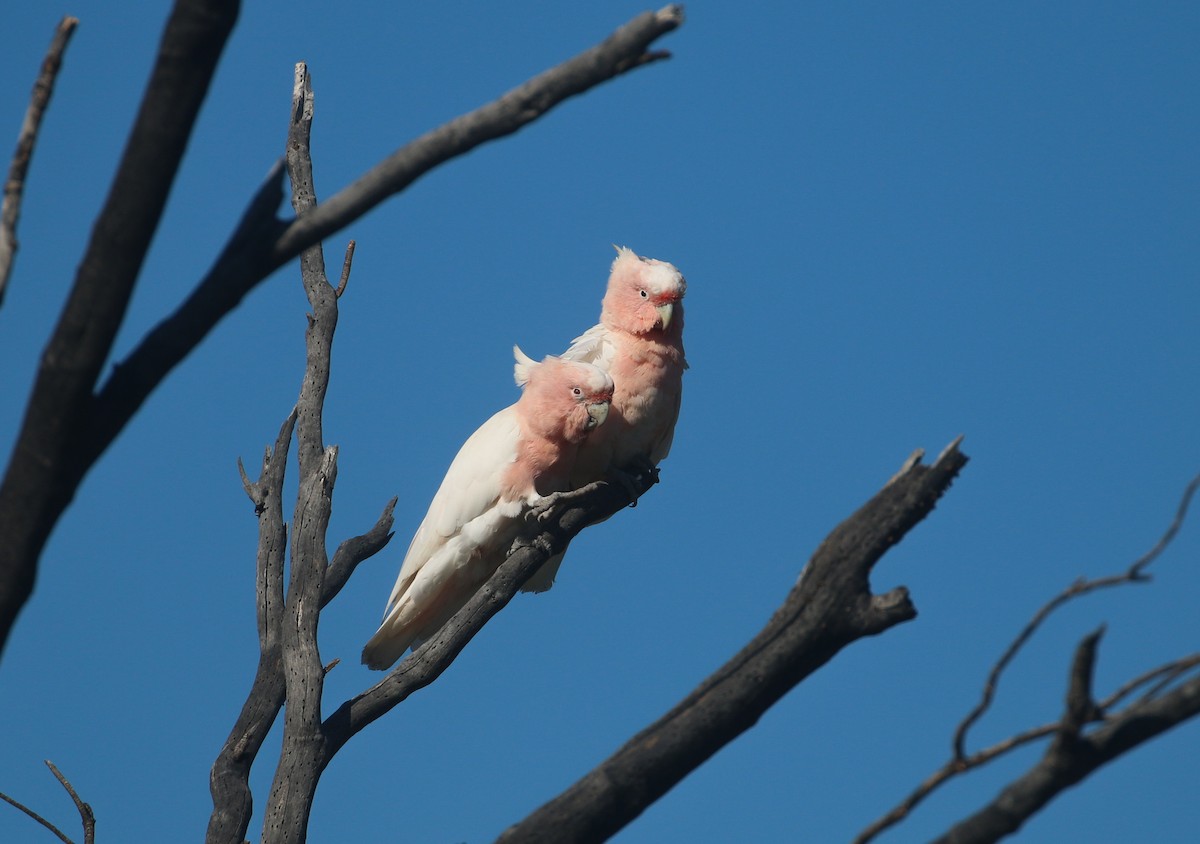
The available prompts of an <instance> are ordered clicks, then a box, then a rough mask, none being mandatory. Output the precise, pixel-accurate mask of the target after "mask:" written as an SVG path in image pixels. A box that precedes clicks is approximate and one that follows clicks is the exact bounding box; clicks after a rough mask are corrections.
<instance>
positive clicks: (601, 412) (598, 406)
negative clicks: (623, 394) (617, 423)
mask: <svg viewBox="0 0 1200 844" xmlns="http://www.w3.org/2000/svg"><path fill="white" fill-rule="evenodd" d="M587 415H588V421H587V429H588V430H589V431H590V430H592V429H593V428H599V427H600V426H601V425H603V424H604V420H605V419H607V418H608V402H606V401H598V402H596V403H595V404H589V405H588V406H587Z"/></svg>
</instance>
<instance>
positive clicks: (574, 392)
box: [571, 387, 583, 398]
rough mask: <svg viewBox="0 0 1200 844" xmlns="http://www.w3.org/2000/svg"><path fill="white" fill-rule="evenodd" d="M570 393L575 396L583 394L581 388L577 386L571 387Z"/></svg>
mask: <svg viewBox="0 0 1200 844" xmlns="http://www.w3.org/2000/svg"><path fill="white" fill-rule="evenodd" d="M571 395H573V396H575V398H579V397H580V396H582V395H583V390H581V389H579V388H578V387H572V388H571Z"/></svg>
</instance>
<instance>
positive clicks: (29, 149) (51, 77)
mask: <svg viewBox="0 0 1200 844" xmlns="http://www.w3.org/2000/svg"><path fill="white" fill-rule="evenodd" d="M78 25H79V18H73V17H71V16H70V15H68V16H66V17H64V18H63V19H62V20H61V21H59V23H58V28H57V29H56V30H55V31H54V38H53V39H51V41H50V47H49V48H48V49H47V50H46V56H45V58H43V59H42V69H41V72H40V73H39V74H38V78H37V81H36V82H34V84H33V94H32V95H31V96H30V98H29V108H28V109H26V111H25V120H24V121H23V122H22V123H21V133H20V135H19V136H18V137H17V149H16V152H14V153H13V157H12V164H10V165H9V168H8V180H7V181H5V183H4V202H3V204H0V304H3V303H4V291H5V290H6V289H7V287H8V277H9V275H11V274H12V266H13V259H14V258H15V257H16V254H17V249H18V247H19V246H20V244H19V243H18V242H17V220H18V219H20V216H21V197H22V195H23V194H24V193H25V176H26V175H27V174H28V172H29V162H30V161H32V160H33V147H34V144H36V143H37V135H38V130H39V129H40V128H41V125H42V116H43V115H44V114H45V113H46V106H47V105H49V104H50V95H51V94H53V93H54V81H55V79H56V78H57V77H58V71H59V68H61V67H62V57H63V53H64V52H66V49H67V44H68V42H70V40H71V35H72V33H74V32H75V27H76V26H78Z"/></svg>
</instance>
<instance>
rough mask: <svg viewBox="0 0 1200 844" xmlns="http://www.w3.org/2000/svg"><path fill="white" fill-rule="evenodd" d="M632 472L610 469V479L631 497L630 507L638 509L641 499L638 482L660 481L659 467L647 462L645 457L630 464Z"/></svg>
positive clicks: (638, 458) (636, 458)
mask: <svg viewBox="0 0 1200 844" xmlns="http://www.w3.org/2000/svg"><path fill="white" fill-rule="evenodd" d="M629 468H630V469H631V470H632V471H628V470H625V469H616V468H613V469H609V470H608V479H609V480H610V481H612V482H613V483H616V484H620V486H621V487H622V488H623V489H624V490H625V493H626V494H627V495H628V496H629V506H630V507H636V506H637V503H638V499H639V498H640V497H641V496H640V495H639V494H638V488H637V483H636V482H637V480H638V479H639V478H642V477H650V478H653V479H654V480H655V482H657V481H658V467H657V466H655V465H654V464H653V463H651V462H650V461H649V460H647V459H646V458H645V457H635V458H634V459H633V460H632V461H631V462H630V467H629Z"/></svg>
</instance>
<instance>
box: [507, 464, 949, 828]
mask: <svg viewBox="0 0 1200 844" xmlns="http://www.w3.org/2000/svg"><path fill="white" fill-rule="evenodd" d="M966 462H967V458H966V456H965V455H963V454H962V452H960V451H959V450H958V448H957V445H956V444H952V445H951V447H950V448H948V449H947V450H946V451H944V452H943V453H942V455H941V456H940V457H939V458H938V460H937V461H936V462H935V463H934V464H933V465H930V466H926V465H922V464H920V463H918V462H915V461H911V460H910V461H909V462H906V463H905V467H904V469H903V470H902V472H901V473H900V474H899V475H897V476H896V477H894V478H892V480H890V481H889V482H888V483H887V485H886V486H885V487H884V488H883V489H882V490H881V491H880V492H879V493H877V494H876V495H875V497H874V498H872V499H871V500H870V501H869V502H868V503H867V504H866V505H864V506H863V507H862V508H861V509H860V510H859V511H858V512H857V513H855V514H854V515H853V516H851V517H850V518H849V519H847V520H846V521H845V522H843V523H842V524H841V525H839V526H838V527H837V528H836V529H835V530H834V532H833V533H832V534H830V536H829V537H828V538H827V539H826V540H825V541H824V542H823V543H821V545H820V547H819V548H817V550H816V552H815V553H814V554H813V557H812V559H811V560H810V561H809V563H808V565H807V566H805V568H804V570H803V572H802V573H801V576H800V580H799V582H798V583H797V584H796V586H795V587H794V588H793V589H792V591H791V593H790V594H789V595H788V597H787V600H786V601H785V602H784V604H783V606H782V607H780V609H779V610H778V611H776V613H775V614H774V616H772V618H771V619H770V621H768V623H767V625H766V627H764V628H763V630H762V632H760V633H759V634H758V635H757V636H755V637H754V639H753V640H751V642H750V643H749V644H748V645H746V647H745V648H743V649H742V651H741V652H740V653H738V654H737V655H736V656H735V657H734V658H733V659H732V660H730V661H729V662H728V663H726V665H724V666H723V667H721V668H720V669H719V670H717V671H716V672H715V673H714V674H713V675H712V676H710V677H709V678H708V679H707V680H705V681H704V682H703V683H701V684H700V686H699V687H698V688H697V689H696V690H695V691H693V692H692V693H691V694H690V695H688V696H687V697H686V698H685V699H684V700H683V701H682V702H680V703H679V704H678V705H677V706H676V707H675V708H674V709H672V710H671V711H670V712H668V713H667V714H666V715H664V716H663V717H662V718H660V719H659V720H658V721H657V722H655V723H654V724H652V725H651V726H649V727H647V728H646V729H645V730H643V731H642V732H640V733H639V734H638V735H636V736H634V737H633V738H632V739H630V740H629V742H627V743H626V744H625V745H624V746H623V747H622V748H621V749H619V750H618V751H617V752H616V753H614V754H613V755H612V756H611V757H609V758H608V759H607V760H605V761H604V762H602V763H601V764H600V765H599V766H597V767H596V768H595V769H594V770H593V771H592V772H591V773H589V774H587V775H586V776H584V777H583V778H582V779H581V780H579V781H578V782H577V783H576V784H575V785H573V786H571V787H570V788H569V789H567V790H566V791H565V792H563V793H562V794H561V795H559V796H558V797H556V798H554V799H553V800H552V801H550V802H549V803H547V804H546V805H544V806H542V807H541V808H540V809H538V810H537V811H535V812H534V813H533V814H531V815H530V816H529V817H527V818H525V820H523V821H521V822H520V823H518V824H516V825H514V826H512V827H510V828H509V829H508V830H506V831H505V832H504V834H503V835H502V836H501V837H500V839H499V840H500V841H502V842H506V844H512V842H522V844H524V842H542V841H545V842H555V841H573V842H592V841H603V840H606V839H607V838H609V837H610V836H612V835H613V834H615V833H616V832H617V831H618V830H620V829H621V828H622V827H624V826H625V825H626V824H627V823H629V822H630V821H631V820H633V819H634V818H636V817H637V816H638V815H639V814H641V812H642V811H644V810H645V809H646V808H647V807H648V806H649V805H650V804H652V803H653V802H654V801H655V800H657V799H658V798H659V797H661V796H662V795H663V794H665V793H666V792H667V791H668V790H669V789H670V788H671V787H673V786H674V785H675V784H676V783H678V782H679V781H680V780H681V779H682V778H683V777H684V776H686V775H687V774H688V773H690V772H691V771H693V770H694V769H695V768H696V767H698V766H699V765H701V764H702V763H703V762H704V761H705V760H707V759H708V758H709V757H710V756H712V755H713V754H714V753H716V752H717V750H719V749H720V748H721V747H723V746H725V745H726V744H727V743H729V742H730V741H732V740H733V739H735V738H736V737H737V736H739V735H741V733H743V732H744V731H746V730H748V729H749V728H750V727H751V726H753V725H754V724H755V723H756V722H757V721H758V719H759V718H760V717H761V716H762V714H763V713H764V712H766V711H767V709H769V708H770V707H771V706H772V705H773V704H774V703H775V702H776V701H778V700H779V699H780V698H781V697H783V695H785V694H786V693H787V692H788V691H789V690H791V689H792V688H793V687H794V686H795V685H796V684H798V683H799V682H801V681H802V680H803V679H804V678H805V677H807V676H809V675H810V674H811V673H813V672H814V671H816V670H817V669H818V668H820V667H821V666H822V665H824V664H825V663H826V662H828V661H829V660H830V659H832V658H833V656H834V655H836V654H837V653H838V652H839V651H840V650H841V649H842V648H843V647H845V646H846V645H848V644H850V643H851V642H853V641H855V640H857V639H859V638H862V637H864V636H870V635H875V634H878V633H882V632H883V631H884V630H887V629H889V628H891V627H892V626H894V625H896V624H899V623H901V622H903V621H907V620H909V619H912V618H914V617H915V616H916V610H915V608H914V607H913V605H912V603H911V602H910V601H909V598H908V593H907V590H905V589H904V588H903V587H901V588H897V589H894V590H892V591H891V592H888V593H887V594H884V595H873V594H871V591H870V584H869V575H870V571H871V569H872V568H873V567H874V565H875V564H876V563H877V562H878V561H879V559H880V558H881V557H882V556H883V554H884V553H885V552H886V551H887V550H888V549H889V548H890V547H892V546H893V545H895V544H896V543H897V542H899V541H900V540H901V539H902V538H903V537H904V536H905V535H906V534H907V532H908V531H909V530H911V529H912V528H913V527H915V526H916V525H917V524H918V523H919V522H920V521H921V520H922V519H924V518H925V517H926V516H927V515H928V514H929V513H930V512H932V510H933V507H934V505H935V504H936V502H937V500H938V499H939V498H940V497H941V495H942V494H943V493H944V492H945V491H946V490H947V489H948V488H949V486H950V483H951V482H952V481H953V479H954V478H955V477H956V476H957V475H958V473H959V471H961V469H962V467H963V466H964V465H965V464H966Z"/></svg>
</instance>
